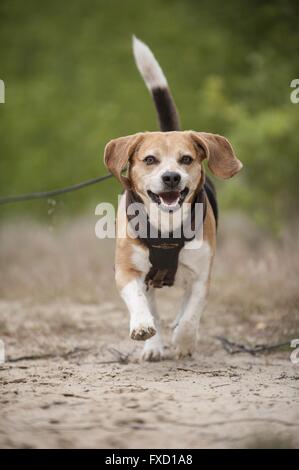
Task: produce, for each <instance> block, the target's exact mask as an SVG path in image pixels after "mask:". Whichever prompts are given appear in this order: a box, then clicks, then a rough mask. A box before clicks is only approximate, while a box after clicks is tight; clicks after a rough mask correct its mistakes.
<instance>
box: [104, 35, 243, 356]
mask: <svg viewBox="0 0 299 470" xmlns="http://www.w3.org/2000/svg"><path fill="white" fill-rule="evenodd" d="M133 51H134V56H135V60H136V64H137V67H138V69H139V71H140V73H141V75H142V77H143V79H144V81H145V83H146V85H147V87H148V89H149V90H150V92H151V94H152V97H153V100H154V103H155V106H156V110H157V113H158V118H159V122H160V129H161V130H160V131H159V132H138V133H137V134H134V135H129V136H126V137H120V138H117V139H114V140H112V141H110V142H109V143H108V144H107V145H106V148H105V155H104V161H105V164H106V166H107V168H108V169H109V171H110V172H111V173H112V174H113V175H114V176H116V178H117V179H118V180H119V181H120V182H121V183H122V185H123V187H124V189H125V191H124V193H123V194H122V197H121V200H120V204H119V208H118V213H117V222H116V225H117V232H119V229H121V231H122V230H123V229H124V228H125V235H124V236H119V237H117V242H116V257H115V279H116V284H117V287H118V289H119V291H120V295H121V297H122V298H123V300H124V302H125V304H126V305H127V308H128V310H129V313H130V336H131V338H132V339H133V340H142V341H145V344H144V348H143V352H142V358H143V359H144V360H148V361H150V360H161V359H163V357H164V355H165V351H164V345H163V341H162V337H161V332H160V324H159V316H158V312H157V309H156V304H155V291H156V288H160V287H164V286H166V287H168V288H169V287H171V288H176V287H178V286H181V287H182V288H183V291H184V295H183V299H182V305H181V308H180V309H179V312H178V314H177V316H176V319H175V321H174V331H173V337H172V344H173V347H174V351H175V355H176V357H184V356H188V355H192V353H193V352H194V350H195V348H196V343H197V337H198V330H199V320H200V317H201V314H202V311H203V309H204V306H205V303H206V298H207V293H208V289H209V282H210V275H211V267H212V262H213V258H214V254H215V249H216V228H217V216H218V210H217V202H216V194H215V188H214V186H213V184H212V182H211V181H210V179H209V178H208V177H206V176H205V170H204V165H203V163H204V161H205V160H207V165H208V167H209V169H210V171H211V172H212V173H213V174H214V175H216V176H217V177H219V178H223V179H226V178H231V177H232V176H234V175H235V174H236V173H238V172H239V171H240V170H241V168H242V163H241V162H240V161H239V160H238V159H237V157H236V156H235V154H234V151H233V148H232V146H231V145H230V143H229V142H228V140H227V139H226V138H225V137H222V136H220V135H215V134H210V133H206V132H195V131H181V130H180V124H179V117H178V113H177V110H176V107H175V104H174V101H173V98H172V95H171V93H170V90H169V87H168V84H167V81H166V78H165V76H164V74H163V72H162V70H161V68H160V66H159V64H158V62H157V61H156V59H155V57H154V55H153V54H152V52H151V51H150V49H149V48H148V47H147V46H146V45H145V44H144V43H143V42H141V41H140V40H138V39H137V38H135V37H134V38H133ZM131 202H134V203H139V204H140V205H141V206H142V208H143V210H144V212H145V214H146V218H145V220H146V222H145V223H146V227H147V228H148V227H150V228H153V227H154V228H155V229H156V234H155V235H154V236H153V237H152V236H151V234H148V233H147V234H146V235H145V236H135V235H136V234H135V233H133V232H134V229H133V227H132V225H131V223H130V221H131V219H130V217H129V216H128V207H129V205H130V203H131ZM195 202H198V203H199V205H200V206H201V208H202V210H201V217H202V218H201V224H200V226H198V227H197V232H196V233H195V235H194V236H193V237H191V238H186V237H184V236H182V235H181V236H178V237H177V238H174V236H173V233H174V231H175V230H176V229H178V228H180V227H181V225H182V220H183V221H184V220H185V216H184V208H185V207H186V206H188V207H191V212H192V207H194V206H195ZM191 219H192V221H191V222H192V223H193V222H194V221H193V218H192V216H191ZM193 226H194V223H193ZM169 227H171V233H169ZM167 230H168V234H166V232H167ZM122 233H123V232H122ZM164 233H165V234H166V235H165V237H164V236H163V235H164ZM166 287H164V288H166Z"/></svg>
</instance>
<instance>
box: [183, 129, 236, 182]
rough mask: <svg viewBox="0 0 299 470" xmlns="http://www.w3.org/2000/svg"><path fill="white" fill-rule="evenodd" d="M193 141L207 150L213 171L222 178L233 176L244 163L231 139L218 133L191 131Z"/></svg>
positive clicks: (206, 155)
mask: <svg viewBox="0 0 299 470" xmlns="http://www.w3.org/2000/svg"><path fill="white" fill-rule="evenodd" d="M190 135H191V138H192V139H193V141H194V142H195V143H196V144H197V145H198V146H200V147H201V148H202V149H203V150H204V152H205V158H207V160H208V166H209V168H210V170H211V172H212V173H213V174H214V175H216V176H218V177H219V178H222V179H227V178H231V177H232V176H234V175H235V174H236V173H238V172H239V171H240V170H241V169H242V167H243V165H242V163H241V162H240V160H238V158H237V157H236V155H235V153H234V150H233V148H232V146H231V144H230V143H229V141H228V140H227V139H226V138H225V137H222V136H221V135H217V134H209V133H208V132H193V131H191V132H190Z"/></svg>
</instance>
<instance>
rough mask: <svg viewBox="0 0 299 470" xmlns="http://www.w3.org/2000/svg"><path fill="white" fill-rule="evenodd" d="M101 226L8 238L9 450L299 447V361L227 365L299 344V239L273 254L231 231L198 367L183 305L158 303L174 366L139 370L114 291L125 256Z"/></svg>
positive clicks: (4, 415) (285, 355)
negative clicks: (177, 350) (176, 324)
mask: <svg viewBox="0 0 299 470" xmlns="http://www.w3.org/2000/svg"><path fill="white" fill-rule="evenodd" d="M94 224H95V220H93V219H90V220H86V219H85V220H77V221H76V222H72V223H69V224H65V225H64V226H55V225H54V227H53V226H48V225H45V226H42V225H38V224H36V223H29V222H18V224H16V223H10V224H6V225H5V226H2V228H1V230H0V268H1V269H0V338H1V339H2V340H3V341H4V343H5V350H6V355H7V362H6V363H5V364H4V365H2V366H0V447H5V448H16V447H17V448H20V447H21V448H44V447H59V448H78V447H101V448H103V447H104V448H105V447H108V448H140V447H141V448H163V447H167V448H188V447H189V448H202V447H208V448H218V447H220V448H240V447H256V446H259V447H297V448H298V447H299V393H298V391H299V364H292V363H291V361H290V354H291V351H292V350H291V349H290V348H288V347H287V348H285V349H282V350H279V351H275V352H271V353H267V354H259V355H257V356H251V355H248V354H245V353H242V354H235V355H230V354H228V353H227V352H226V351H225V350H224V349H223V347H222V345H221V344H220V342H219V341H218V340H217V339H216V338H215V336H217V335H222V336H225V337H226V338H228V339H230V340H233V341H237V342H240V343H243V344H246V345H256V344H261V343H266V344H275V343H278V342H285V341H289V340H291V339H295V338H299V313H298V312H299V292H298V280H299V260H298V257H296V256H294V253H296V252H297V240H298V230H295V229H292V231H291V230H289V231H288V234H285V235H284V236H283V237H281V239H279V240H276V241H273V240H272V241H270V240H269V237H268V236H267V235H266V234H265V233H262V232H261V231H259V230H257V229H256V228H255V227H253V226H252V224H250V223H249V222H248V221H247V220H245V219H242V218H241V219H240V217H239V216H238V217H236V216H231V217H227V218H226V219H225V220H224V221H222V227H221V231H220V236H219V250H218V253H217V258H216V261H215V266H214V268H215V269H214V273H213V280H212V289H211V293H210V301H209V304H208V307H207V309H206V311H205V313H204V316H203V319H202V324H201V339H200V342H199V344H198V349H197V352H196V354H195V356H194V357H193V358H192V359H186V360H180V361H175V360H174V359H173V357H172V351H171V347H170V337H171V329H170V322H171V320H172V319H173V318H174V316H175V311H174V305H176V306H177V305H178V299H179V293H178V292H175V293H171V291H170V290H169V289H167V288H166V289H163V290H162V291H161V292H160V293H159V299H160V300H159V305H160V310H161V313H162V326H163V331H164V336H165V339H166V342H167V344H168V359H167V360H165V361H163V362H160V363H144V362H140V361H139V353H140V350H141V347H142V345H141V344H140V343H135V342H133V341H131V340H130V339H129V338H128V315H127V313H126V310H125V307H124V305H123V304H122V302H121V300H120V299H119V297H118V294H117V292H116V289H115V287H114V281H113V269H112V266H113V242H110V241H105V242H103V241H99V240H96V238H95V236H94Z"/></svg>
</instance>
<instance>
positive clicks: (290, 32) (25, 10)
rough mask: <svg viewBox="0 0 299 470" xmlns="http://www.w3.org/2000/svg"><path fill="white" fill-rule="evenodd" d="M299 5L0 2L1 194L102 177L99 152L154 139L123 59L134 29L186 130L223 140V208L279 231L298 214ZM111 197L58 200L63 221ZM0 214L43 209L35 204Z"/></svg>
mask: <svg viewBox="0 0 299 470" xmlns="http://www.w3.org/2000/svg"><path fill="white" fill-rule="evenodd" d="M298 13H299V8H298V2H296V1H295V0H294V1H291V0H287V1H283V0H281V1H272V2H260V1H257V0H255V1H252V0H245V1H242V2H240V1H237V0H233V1H230V2H222V1H220V0H219V1H215V0H209V1H208V0H201V1H197V0H193V1H192V0H189V1H184V2H182V1H179V0H172V1H171V0H152V1H151V2H145V1H138V0H126V1H125V2H123V1H117V0H110V1H109V2H107V1H104V0H80V1H79V0H74V1H72V2H70V1H69V2H61V1H58V0H52V1H51V2H38V1H37V0H28V1H26V2H21V1H20V0H2V1H1V3H0V52H1V69H0V78H1V79H3V80H4V81H5V84H6V103H5V104H4V105H3V104H2V105H0V189H1V190H0V194H1V195H6V194H15V193H16V194H18V193H22V192H27V191H32V190H40V189H52V188H56V187H60V186H63V185H68V184H72V183H75V182H79V181H81V180H84V179H88V178H92V177H95V176H97V175H100V174H103V173H105V171H106V170H105V168H104V166H103V163H102V155H103V148H104V145H105V143H106V142H107V141H108V140H109V139H111V138H113V137H117V136H121V135H126V134H129V133H134V132H137V131H141V130H155V129H157V125H156V121H155V111H154V108H153V104H152V103H151V100H150V97H149V95H148V92H147V90H146V89H145V86H144V84H143V82H142V80H141V78H140V77H139V74H138V72H137V70H136V67H135V65H134V62H133V57H132V52H131V35H132V34H133V33H134V34H136V35H137V36H139V37H140V38H141V39H143V40H144V41H145V42H147V43H148V44H149V45H150V47H151V48H152V49H153V51H154V52H155V54H156V56H157V58H158V60H159V61H160V63H161V64H162V67H163V69H164V70H165V73H166V75H167V78H168V81H169V83H170V85H171V88H172V91H173V94H174V96H175V98H176V102H177V105H178V108H179V110H180V112H181V117H182V123H183V127H184V128H185V129H188V128H192V129H196V130H205V131H209V132H215V133H220V134H223V135H225V136H227V137H228V138H229V139H230V140H231V142H232V144H233V146H234V147H235V149H236V151H237V154H238V156H239V158H240V159H241V161H243V163H244V170H243V171H242V174H240V175H239V176H238V177H237V178H235V179H234V180H232V181H229V182H219V183H217V184H218V188H219V194H220V202H221V206H222V209H231V208H238V209H241V210H246V211H248V212H249V213H250V214H252V216H253V217H255V219H256V220H257V221H259V222H261V223H263V224H268V223H269V221H271V224H272V225H273V226H275V227H276V225H277V224H279V222H280V221H281V220H282V219H283V218H284V217H287V216H291V215H292V214H294V213H295V212H296V210H297V208H296V203H297V201H298V196H299V185H298V183H297V182H298V181H299V165H298V148H299V132H298V129H299V104H298V105H294V104H292V103H291V101H290V92H291V89H290V82H291V80H292V79H294V78H299V77H298V63H297V58H298V50H299V33H298V27H297V18H298ZM119 191H120V187H119V185H118V184H117V183H116V182H113V183H112V181H111V180H110V181H107V182H105V183H103V184H102V185H101V186H96V187H92V188H90V189H85V190H82V191H80V192H78V193H73V194H72V195H67V196H63V197H62V198H60V200H62V201H63V204H64V205H63V209H62V210H61V212H62V213H63V216H67V215H70V214H74V213H78V212H82V211H86V210H92V209H93V208H94V207H95V205H96V203H98V202H99V201H101V200H107V199H108V200H110V201H114V202H115V201H116V195H117V193H118V192H119ZM1 213H2V214H4V215H7V214H20V213H22V214H24V213H26V214H34V215H39V216H43V215H44V214H46V213H47V205H46V203H45V202H34V203H26V204H22V205H16V206H14V207H13V206H9V207H8V208H5V209H3V208H1Z"/></svg>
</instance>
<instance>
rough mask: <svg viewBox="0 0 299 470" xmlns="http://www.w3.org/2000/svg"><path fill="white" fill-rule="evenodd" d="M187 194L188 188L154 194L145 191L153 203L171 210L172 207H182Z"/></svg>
mask: <svg viewBox="0 0 299 470" xmlns="http://www.w3.org/2000/svg"><path fill="white" fill-rule="evenodd" d="M188 192H189V188H187V187H186V188H185V189H183V191H164V192H162V193H159V194H156V193H153V192H152V191H150V190H149V191H147V193H148V195H149V197H150V198H151V200H152V201H153V202H155V203H156V204H158V205H160V204H161V205H162V206H164V207H166V208H169V209H171V208H172V207H177V205H180V206H181V205H182V204H183V202H184V200H185V199H186V196H187V194H188Z"/></svg>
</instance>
